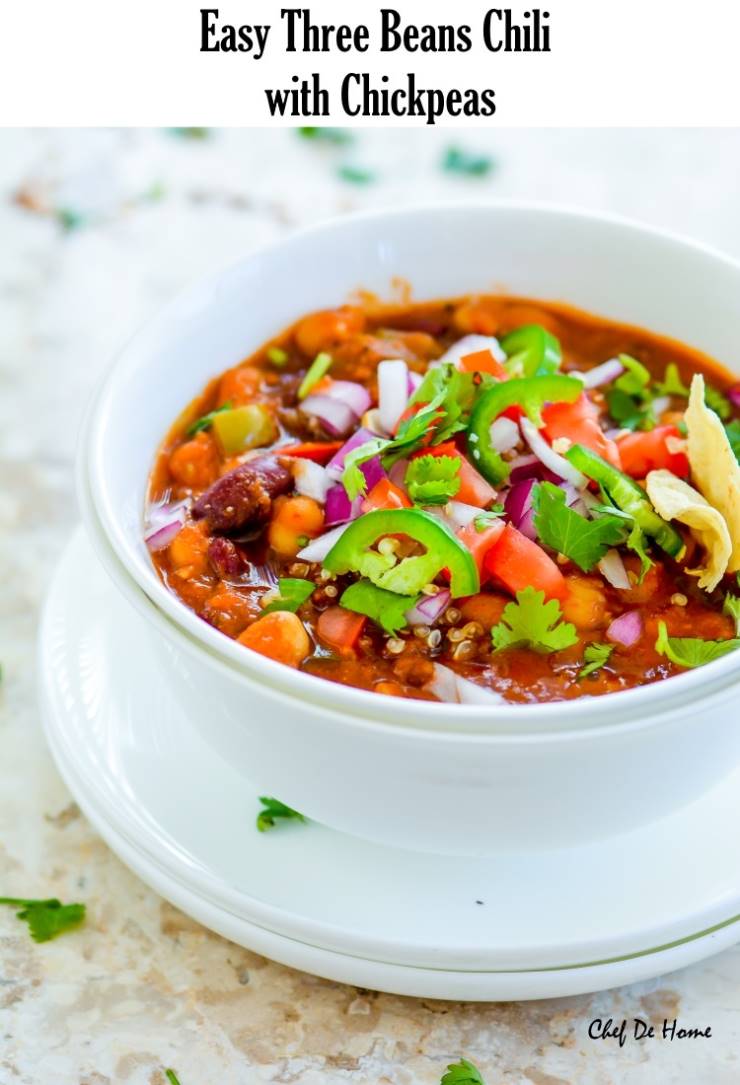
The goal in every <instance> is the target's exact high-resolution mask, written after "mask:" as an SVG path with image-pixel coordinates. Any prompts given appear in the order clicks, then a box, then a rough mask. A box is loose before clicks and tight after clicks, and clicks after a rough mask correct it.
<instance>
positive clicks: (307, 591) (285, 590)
mask: <svg viewBox="0 0 740 1085" xmlns="http://www.w3.org/2000/svg"><path fill="white" fill-rule="evenodd" d="M315 588H316V585H315V584H314V582H313V581H312V580H302V579H301V578H300V577H290V576H284V577H280V579H279V580H278V591H279V592H280V595H279V596H278V597H277V598H276V599H273V601H272V602H271V603H268V605H267V606H266V607H263V609H262V613H263V614H271V613H272V612H273V611H274V610H292V611H293V613H294V614H295V612H296V611H297V610H298V608H299V607H300V606H302V605H303V603H305V602H306V600H307V599H308V598H309V596H310V595H311V593H312V592H313V591H314V589H315Z"/></svg>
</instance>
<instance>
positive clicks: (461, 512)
mask: <svg viewBox="0 0 740 1085" xmlns="http://www.w3.org/2000/svg"><path fill="white" fill-rule="evenodd" d="M445 512H446V513H447V518H448V520H450V521H451V522H452V523H453V524H454V525H455V527H456V528H458V527H467V526H468V524H472V522H473V520H475V519H476V517H477V516H480V515H481V514H482V512H483V509H479V508H478V506H477V505H466V504H465V503H464V502H463V501H448V502H447V504H446V505H445Z"/></svg>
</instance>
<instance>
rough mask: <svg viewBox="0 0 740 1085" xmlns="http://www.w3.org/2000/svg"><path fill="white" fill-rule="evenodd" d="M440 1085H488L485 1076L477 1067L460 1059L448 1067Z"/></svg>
mask: <svg viewBox="0 0 740 1085" xmlns="http://www.w3.org/2000/svg"><path fill="white" fill-rule="evenodd" d="M440 1085H486V1083H485V1081H484V1080H483V1075H482V1074H481V1072H480V1070H479V1069H478V1067H477V1066H473V1064H472V1062H469V1061H468V1060H467V1059H460V1061H459V1062H453V1063H451V1064H450V1065H449V1066H448V1067H447V1073H446V1074H444V1075H443V1077H442V1081H441V1082H440Z"/></svg>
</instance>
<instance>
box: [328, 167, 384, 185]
mask: <svg viewBox="0 0 740 1085" xmlns="http://www.w3.org/2000/svg"><path fill="white" fill-rule="evenodd" d="M337 177H338V178H339V180H340V181H346V182H347V184H350V185H371V184H372V183H373V181H377V179H378V175H377V174H376V173H375V172H374V171H373V170H369V169H365V168H364V167H363V166H348V165H344V166H339V168H338V169H337Z"/></svg>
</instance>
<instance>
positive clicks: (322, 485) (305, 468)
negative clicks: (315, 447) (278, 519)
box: [291, 456, 332, 505]
mask: <svg viewBox="0 0 740 1085" xmlns="http://www.w3.org/2000/svg"><path fill="white" fill-rule="evenodd" d="M291 467H292V469H293V479H294V480H295V488H296V492H297V493H299V494H304V495H305V496H306V497H312V498H313V499H314V501H318V502H319V504H320V505H323V504H324V502H325V501H326V497H327V494H328V492H329V488H330V487H331V485H332V479H331V476H330V475H329V473H328V471H327V470H326V468H325V467H322V466H321V464H320V463H314V461H313V460H308V459H303V458H302V457H300V456H296V457H295V458H294V462H293V463H292V464H291Z"/></svg>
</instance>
